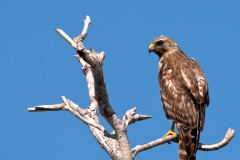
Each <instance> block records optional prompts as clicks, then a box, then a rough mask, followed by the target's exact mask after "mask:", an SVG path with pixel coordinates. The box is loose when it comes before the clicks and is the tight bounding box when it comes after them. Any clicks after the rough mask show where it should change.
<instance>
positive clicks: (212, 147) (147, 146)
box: [132, 128, 234, 157]
mask: <svg viewBox="0 0 240 160" xmlns="http://www.w3.org/2000/svg"><path fill="white" fill-rule="evenodd" d="M233 137H234V130H233V129H231V128H229V129H228V131H227V133H226V135H225V137H224V138H223V140H222V141H221V142H219V143H216V144H199V145H198V150H202V151H213V150H218V149H220V148H222V147H224V146H226V145H227V144H228V143H229V142H230V141H231V139H232V138H233ZM171 141H173V142H176V141H175V138H174V137H173V136H167V137H165V138H159V139H156V140H154V141H151V142H149V143H147V144H143V145H137V146H136V147H134V148H133V149H132V154H133V157H135V156H136V155H137V154H138V153H139V152H142V151H145V150H148V149H151V148H153V147H156V146H159V145H162V144H164V143H169V142H171Z"/></svg>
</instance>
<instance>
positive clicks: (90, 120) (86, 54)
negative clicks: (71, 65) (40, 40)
mask: <svg viewBox="0 0 240 160" xmlns="http://www.w3.org/2000/svg"><path fill="white" fill-rule="evenodd" d="M90 23H91V20H90V17H89V16H87V17H86V20H84V24H85V25H84V28H83V31H82V33H81V35H79V36H78V37H76V38H74V40H72V39H71V38H70V37H69V36H68V35H67V34H66V33H64V32H63V31H62V30H60V29H56V31H57V32H58V34H59V35H61V36H62V37H63V38H64V39H65V40H66V41H67V42H68V43H69V44H70V45H71V46H72V47H73V48H74V49H75V50H76V51H77V54H76V58H77V60H78V62H79V63H81V64H82V71H83V73H84V75H85V77H86V80H87V85H88V93H89V98H90V105H89V108H88V109H82V108H81V107H80V106H78V105H77V104H75V103H74V102H72V101H71V100H68V99H66V98H65V97H64V96H61V98H62V100H63V103H60V104H55V105H41V106H35V107H33V108H28V111H29V112H38V111H58V110H67V111H70V112H71V113H72V114H74V115H75V116H76V117H77V118H79V119H80V120H82V121H83V122H84V123H85V124H87V125H88V127H89V129H90V130H91V132H92V134H93V136H94V137H95V139H96V140H97V142H98V143H99V144H100V146H101V147H102V148H103V149H104V150H105V151H106V152H107V153H108V155H109V156H110V157H111V158H112V159H114V160H133V159H134V158H135V156H136V155H137V154H138V153H139V152H142V151H145V150H148V149H151V148H153V147H156V146H158V145H161V144H164V143H169V142H170V141H174V142H177V139H174V138H173V137H172V136H167V137H165V138H160V139H157V140H154V141H152V142H149V143H147V144H144V145H137V146H136V147H134V148H133V149H131V147H130V143H129V140H128V137H127V127H128V125H130V124H132V123H135V122H137V121H141V120H145V119H148V118H151V117H152V116H148V115H141V114H136V110H137V108H136V107H135V108H133V109H130V110H128V111H127V112H126V114H125V115H124V117H123V119H122V120H120V119H119V118H118V117H117V114H116V113H115V112H114V110H113V108H112V106H111V105H110V102H109V100H108V94H107V89H106V84H105V82H104V76H103V70H102V65H103V60H104V57H105V53H104V52H101V53H96V52H95V51H94V50H93V49H90V50H87V49H86V48H85V47H84V44H83V40H84V39H85V38H86V35H87V31H88V27H89V25H90ZM98 109H99V112H100V114H101V115H102V116H103V117H104V118H105V119H106V121H107V122H108V123H109V124H110V126H111V127H112V129H113V133H108V132H107V131H106V130H105V128H104V127H103V126H102V125H101V124H100V123H99V119H98ZM233 137H234V130H232V129H229V130H228V132H227V134H226V136H225V138H224V139H223V140H222V141H221V142H219V143H217V144H212V145H203V144H199V146H198V149H199V150H205V151H210V150H216V149H220V148H222V147H224V146H225V145H227V144H228V143H229V142H230V140H231V139H232V138H233Z"/></svg>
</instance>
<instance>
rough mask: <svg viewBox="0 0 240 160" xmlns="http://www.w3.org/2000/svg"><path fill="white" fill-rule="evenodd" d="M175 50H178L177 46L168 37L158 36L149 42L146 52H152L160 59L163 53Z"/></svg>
mask: <svg viewBox="0 0 240 160" xmlns="http://www.w3.org/2000/svg"><path fill="white" fill-rule="evenodd" d="M176 48H178V45H177V44H176V43H175V42H174V41H173V40H172V39H171V38H170V37H167V36H160V37H158V38H155V39H154V40H152V41H151V42H150V45H149V47H148V52H149V53H150V52H154V53H156V54H157V55H158V56H159V57H161V56H163V55H164V53H166V52H168V51H171V50H173V49H176Z"/></svg>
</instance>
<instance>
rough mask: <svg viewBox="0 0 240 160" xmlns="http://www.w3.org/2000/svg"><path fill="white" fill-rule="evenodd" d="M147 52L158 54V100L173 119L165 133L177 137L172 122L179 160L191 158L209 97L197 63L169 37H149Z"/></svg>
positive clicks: (195, 148) (206, 84) (192, 157)
mask: <svg viewBox="0 0 240 160" xmlns="http://www.w3.org/2000/svg"><path fill="white" fill-rule="evenodd" d="M148 51H149V53H150V52H154V53H155V54H156V55H158V56H159V64H158V65H159V66H158V67H159V75H158V81H159V83H160V94H161V100H162V103H163V109H164V112H165V114H166V117H167V118H168V119H170V120H173V124H172V126H171V128H170V130H169V132H168V133H167V134H166V135H165V136H167V135H173V136H174V137H177V134H176V133H175V132H174V123H175V124H176V126H177V129H178V132H179V136H178V140H179V142H178V143H179V153H178V157H179V160H195V159H196V152H197V146H198V143H199V139H200V132H201V131H202V130H203V127H204V121H205V113H206V112H205V109H206V106H208V105H209V100H210V99H209V95H208V83H207V80H206V78H205V76H204V74H203V71H202V69H201V67H200V66H199V64H198V63H197V62H196V61H195V60H194V59H193V58H188V57H187V56H186V55H185V54H184V53H183V51H182V50H181V49H180V48H179V46H178V45H177V44H176V43H175V42H174V41H173V40H172V39H171V38H170V37H167V36H160V37H158V38H156V39H154V40H152V41H151V42H150V45H149V48H148Z"/></svg>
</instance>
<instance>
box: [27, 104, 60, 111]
mask: <svg viewBox="0 0 240 160" xmlns="http://www.w3.org/2000/svg"><path fill="white" fill-rule="evenodd" d="M64 107H65V104H64V103H60V104H52V105H41V106H35V107H31V108H28V109H27V110H28V111H29V112H42V111H59V110H63V109H64Z"/></svg>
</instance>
